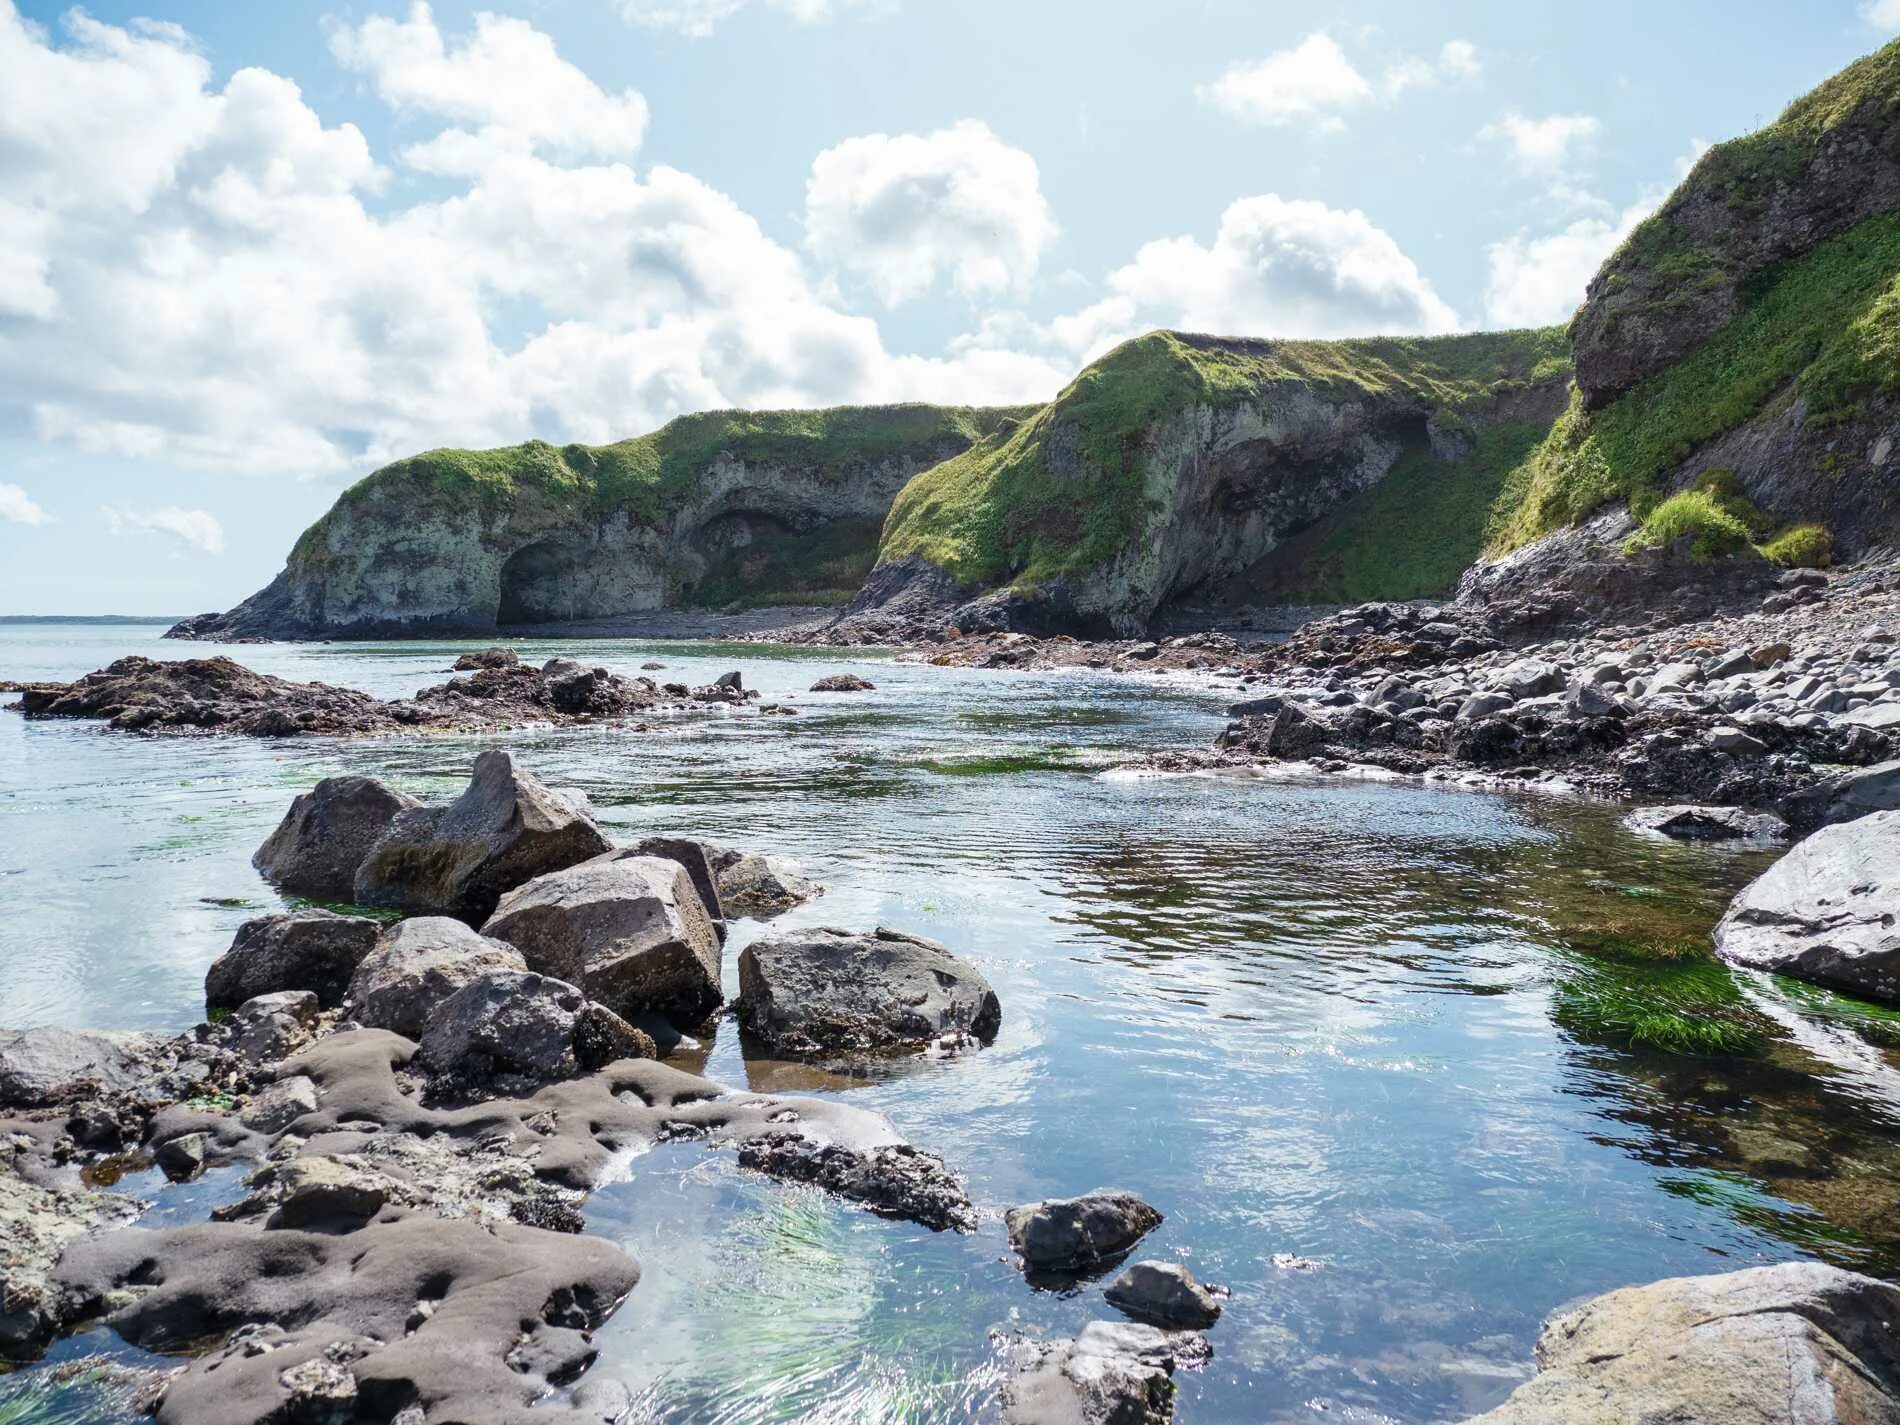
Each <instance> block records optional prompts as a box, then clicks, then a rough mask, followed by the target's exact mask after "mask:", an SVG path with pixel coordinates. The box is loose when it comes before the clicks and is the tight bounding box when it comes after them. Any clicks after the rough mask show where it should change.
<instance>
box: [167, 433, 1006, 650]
mask: <svg viewBox="0 0 1900 1425" xmlns="http://www.w3.org/2000/svg"><path fill="white" fill-rule="evenodd" d="M1009 414H1010V413H1008V412H995V411H978V410H969V409H960V408H939V407H931V406H894V407H886V408H880V409H840V410H832V411H803V412H779V413H765V414H745V413H738V412H716V413H712V414H709V415H700V416H688V417H682V418H681V419H679V420H676V421H674V422H672V423H671V424H669V425H668V426H666V427H665V428H663V429H662V430H660V431H657V432H655V433H654V434H652V435H649V436H642V437H639V438H637V439H634V440H628V441H622V442H620V443H619V444H617V445H610V446H598V447H590V446H579V445H570V446H565V447H559V448H557V447H555V446H552V445H548V444H546V443H545V442H540V441H531V442H529V443H528V444H526V445H521V446H513V447H510V448H507V449H503V450H491V451H456V450H441V451H431V452H429V453H427V454H424V455H418V456H414V457H411V458H410V459H407V460H402V461H398V462H397V463H395V464H394V465H390V466H387V467H385V468H384V469H382V470H379V471H377V472H376V473H375V474H373V475H371V476H369V477H368V478H367V479H365V480H363V481H361V482H360V483H358V484H357V485H355V486H353V487H352V488H350V489H349V490H347V491H345V492H344V494H343V495H342V496H341V497H340V498H339V499H338V500H337V503H336V504H335V506H334V507H332V508H331V510H330V511H329V513H327V514H326V515H324V516H323V518H322V519H320V520H318V521H317V522H316V524H314V525H312V526H311V527H310V528H309V529H308V530H307V531H305V533H304V535H303V537H302V538H301V539H299V540H298V541H297V544H296V547H295V548H294V549H293V550H292V551H291V555H290V558H289V560H288V562H287V563H286V565H285V567H284V570H283V572H282V573H281V574H279V575H278V576H277V578H276V579H274V580H273V581H272V582H271V584H270V585H269V586H268V587H267V588H265V589H263V590H261V591H260V592H259V593H257V594H254V595H253V596H252V597H251V598H249V599H247V600H246V601H245V602H244V603H242V604H240V605H239V606H238V607H237V608H235V609H232V610H231V611H230V612H229V613H225V614H216V615H207V616H205V617H203V618H199V619H193V620H188V621H187V622H186V623H185V624H181V625H179V627H178V628H177V629H175V630H174V631H173V632H174V634H177V635H179V636H185V637H208V638H242V637H253V636H266V637H276V638H312V637H359V638H361V637H370V638H374V637H401V636H420V635H425V634H429V633H471V632H487V631H489V630H492V629H494V628H496V627H497V626H498V625H514V624H537V623H550V622H560V621H567V620H586V619H606V618H612V617H615V616H617V615H624V614H630V613H637V612H642V611H647V610H653V609H660V608H672V607H680V606H695V605H710V606H723V605H725V604H729V603H733V602H743V603H748V604H757V603H773V602H782V603H824V602H839V601H842V600H843V599H846V598H848V597H849V596H850V595H851V593H853V592H854V591H855V590H856V589H857V587H858V585H859V583H860V582H861V581H862V579H863V577H864V575H865V574H866V573H867V572H868V570H869V569H870V567H871V563H872V560H873V558H874V555H875V551H876V547H877V538H878V531H879V529H880V527H881V524H882V522H883V519H884V516H885V514H886V513H887V512H888V510H889V509H890V505H891V501H892V500H893V499H894V498H895V497H896V495H897V492H898V491H899V490H901V489H902V488H903V487H904V485H905V483H906V482H907V481H908V480H909V479H910V478H911V477H912V476H913V475H915V474H917V473H918V472H919V471H920V470H923V469H925V468H927V467H929V466H931V465H934V464H936V463H938V462H940V461H942V460H944V459H947V458H949V457H950V456H953V455H955V454H957V453H958V452H959V451H962V450H964V449H967V448H968V447H969V446H970V444H971V443H972V442H973V441H976V440H978V439H981V438H982V437H983V436H984V435H985V434H986V433H988V432H990V431H993V430H995V429H997V428H998V426H999V425H1000V424H1001V423H1002V422H1003V421H1004V420H1005V419H1007V417H1008V415H1009Z"/></svg>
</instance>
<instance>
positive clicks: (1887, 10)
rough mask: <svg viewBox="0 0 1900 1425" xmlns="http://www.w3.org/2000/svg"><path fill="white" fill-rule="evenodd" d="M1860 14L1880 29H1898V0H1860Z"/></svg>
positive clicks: (1899, 14) (1899, 20) (1899, 26)
mask: <svg viewBox="0 0 1900 1425" xmlns="http://www.w3.org/2000/svg"><path fill="white" fill-rule="evenodd" d="M1860 16H1861V18H1862V19H1863V20H1865V21H1866V22H1867V23H1868V24H1870V25H1872V26H1874V27H1875V28H1877V29H1882V30H1900V0H1862V4H1861V7H1860Z"/></svg>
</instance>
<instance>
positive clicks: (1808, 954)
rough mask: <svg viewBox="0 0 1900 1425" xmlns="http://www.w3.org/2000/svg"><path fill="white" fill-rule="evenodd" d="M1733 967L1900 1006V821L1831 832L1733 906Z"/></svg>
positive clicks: (1726, 939) (1728, 946)
mask: <svg viewBox="0 0 1900 1425" xmlns="http://www.w3.org/2000/svg"><path fill="white" fill-rule="evenodd" d="M1715 948H1716V953H1717V954H1719V955H1720V956H1721V957H1722V958H1723V959H1725V960H1727V961H1729V962H1730V963H1731V964H1736V965H1745V966H1747V967H1749V968H1750V969H1755V970H1772V971H1774V972H1775V973H1777V974H1783V975H1793V976H1794V977H1795V978H1797V979H1803V980H1812V981H1813V982H1814V983H1816V984H1819V985H1826V986H1828V987H1829V988H1831V989H1837V990H1844V991H1846V992H1847V993H1848V994H1855V995H1862V996H1864V997H1866V998H1868V999H1875V1000H1880V1001H1882V1002H1884V1003H1887V1004H1900V812H1893V811H1883V812H1875V813H1873V814H1872V815H1870V816H1863V817H1860V818H1858V819H1857V820H1854V821H1850V822H1844V823H1841V824H1838V825H1835V826H1827V827H1823V828H1822V829H1821V830H1819V831H1817V832H1815V833H1814V834H1813V835H1812V836H1810V837H1808V838H1807V839H1806V840H1804V841H1802V842H1801V843H1799V844H1798V845H1797V846H1796V847H1795V848H1794V849H1793V850H1792V851H1790V852H1789V853H1788V854H1787V855H1786V856H1784V857H1782V858H1781V860H1779V861H1777V862H1776V863H1775V864H1774V865H1773V866H1771V867H1770V868H1769V869H1768V870H1767V871H1766V872H1765V873H1763V874H1762V875H1761V876H1760V877H1759V878H1757V879H1756V880H1755V881H1753V882H1752V883H1750V884H1749V885H1748V886H1747V887H1745V888H1744V889H1743V890H1742V892H1741V894H1739V895H1737V896H1736V897H1735V899H1734V901H1733V902H1732V903H1731V904H1730V906H1729V909H1728V913H1727V914H1726V915H1724V916H1723V917H1722V922H1721V924H1720V925H1718V926H1716V928H1715Z"/></svg>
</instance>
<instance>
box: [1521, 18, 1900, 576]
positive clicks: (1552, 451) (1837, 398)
mask: <svg viewBox="0 0 1900 1425" xmlns="http://www.w3.org/2000/svg"><path fill="white" fill-rule="evenodd" d="M1893 48H1894V47H1891V46H1890V47H1889V49H1890V50H1892V49H1893ZM1888 53H1889V51H1882V54H1883V55H1886V54H1888ZM1850 72H1851V71H1850ZM1699 171H1700V170H1698V172H1699ZM1896 273H1900V213H1889V214H1885V215H1883V216H1881V217H1878V218H1871V219H1869V220H1868V221H1866V222H1864V223H1861V224H1860V225H1859V226H1857V227H1854V228H1851V229H1850V230H1848V231H1847V232H1845V233H1842V234H1841V235H1840V236H1839V237H1836V238H1834V239H1832V240H1830V241H1828V242H1825V243H1822V244H1821V245H1820V246H1819V247H1816V248H1815V249H1814V250H1813V251H1811V252H1808V253H1805V254H1803V255H1802V256H1800V257H1798V258H1795V259H1794V260H1792V261H1790V262H1786V263H1783V264H1782V265H1780V266H1779V267H1776V268H1773V269H1771V270H1770V271H1768V272H1766V273H1763V274H1762V275H1761V276H1760V277H1759V278H1758V279H1756V280H1755V281H1754V282H1752V283H1750V284H1749V285H1748V286H1747V287H1746V288H1745V289H1744V290H1743V292H1742V294H1741V311H1740V312H1739V313H1738V314H1737V315H1736V317H1735V318H1734V319H1733V320H1732V321H1730V322H1729V323H1728V325H1727V326H1725V327H1723V328H1722V329H1721V330H1720V331H1718V332H1716V333H1715V335H1713V336H1712V337H1710V338H1709V339H1708V340H1707V341H1705V342H1704V343H1703V344H1702V345H1701V347H1699V348H1698V349H1697V350H1696V351H1695V352H1693V353H1692V354H1691V355H1690V356H1688V357H1687V358H1685V359H1684V360H1683V361H1681V362H1678V363H1677V364H1676V365H1675V366H1673V367H1671V368H1669V369H1668V370H1667V371H1665V372H1663V373H1662V374H1660V375H1658V376H1656V377H1653V378H1652V379H1650V380H1648V381H1646V382H1644V383H1643V384H1641V385H1640V386H1637V387H1636V388H1635V389H1634V390H1632V391H1630V392H1628V393H1627V394H1625V395H1624V396H1622V397H1621V398H1619V399H1618V400H1616V401H1614V402H1612V403H1611V404H1610V405H1608V406H1606V407H1605V408H1603V409H1602V410H1600V411H1595V412H1587V411H1585V410H1584V408H1583V405H1582V402H1581V399H1579V398H1574V397H1573V400H1572V402H1571V405H1570V408H1569V409H1568V410H1567V411H1565V412H1564V414H1563V415H1561V416H1560V417H1558V419H1557V423H1556V424H1555V425H1554V426H1552V427H1551V432H1550V435H1549V437H1548V438H1547V439H1546V440H1545V441H1544V443H1543V444H1542V445H1541V446H1539V447H1538V449H1537V450H1536V451H1535V452H1534V453H1533V454H1532V455H1531V457H1530V459H1529V460H1527V461H1525V462H1524V464H1522V465H1521V466H1519V467H1518V468H1517V469H1516V470H1515V471H1513V472H1512V474H1511V477H1510V479H1508V480H1507V481H1506V482H1505V486H1504V491H1503V493H1502V494H1501V495H1500V496H1499V499H1498V505H1497V510H1496V513H1495V516H1494V523H1493V539H1492V548H1493V549H1494V551H1497V552H1503V551H1506V550H1509V549H1513V548H1516V547H1517V546H1519V545H1521V544H1526V543H1528V542H1529V541H1531V540H1533V539H1536V538H1537V537H1538V536H1540V535H1543V534H1547V533H1549V532H1550V531H1551V530H1553V529H1557V528H1560V527H1562V526H1564V525H1567V524H1573V523H1575V522H1576V521H1578V520H1580V519H1582V518H1584V517H1585V516H1586V515H1588V514H1590V512H1591V511H1593V510H1595V509H1596V508H1597V507H1598V506H1600V505H1603V504H1605V503H1607V502H1609V501H1611V500H1615V499H1622V500H1626V501H1628V502H1629V505H1630V508H1631V509H1632V510H1633V511H1634V512H1635V513H1636V515H1637V516H1638V517H1639V518H1643V517H1646V516H1648V515H1649V513H1650V512H1651V510H1652V509H1653V508H1654V507H1655V505H1656V504H1657V503H1658V502H1659V501H1661V500H1662V499H1663V497H1664V491H1665V485H1666V483H1667V479H1668V477H1669V475H1670V474H1671V472H1673V471H1674V470H1676V469H1677V468H1679V467H1680V466H1681V465H1682V463H1683V462H1684V461H1686V460H1687V459H1689V458H1690V457H1691V456H1692V455H1693V454H1694V453H1695V452H1696V450H1697V449H1699V448H1700V447H1701V446H1703V445H1704V444H1706V443H1707V442H1709V441H1711V440H1713V439H1715V438H1716V437H1717V436H1720V435H1723V434H1726V433H1727V432H1729V431H1731V430H1734V429H1736V428H1737V427H1738V426H1741V425H1743V424H1744V423H1746V422H1747V421H1749V420H1751V419H1752V418H1753V417H1755V416H1757V415H1759V414H1760V413H1762V412H1763V411H1764V410H1766V409H1768V408H1769V407H1770V406H1771V404H1772V403H1774V402H1775V401H1777V400H1784V399H1786V398H1787V396H1788V394H1789V392H1790V391H1791V390H1798V391H1799V392H1800V394H1801V395H1802V396H1803V397H1805V398H1806V400H1807V403H1808V405H1807V419H1808V421H1809V422H1810V423H1811V424H1814V423H1819V424H1823V425H1825V424H1827V423H1830V422H1832V421H1837V420H1842V419H1846V418H1849V417H1851V416H1852V415H1853V414H1854V413H1855V412H1856V411H1857V410H1858V403H1859V402H1860V401H1862V400H1864V399H1865V398H1866V396H1867V395H1868V394H1870V393H1872V392H1875V391H1889V390H1893V389H1896V388H1900V295H1897V294H1896V291H1895V277H1896Z"/></svg>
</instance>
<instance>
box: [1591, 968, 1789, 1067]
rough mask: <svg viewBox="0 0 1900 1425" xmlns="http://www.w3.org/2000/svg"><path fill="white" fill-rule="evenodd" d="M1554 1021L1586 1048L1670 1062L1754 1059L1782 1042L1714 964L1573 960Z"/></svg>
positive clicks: (1775, 1029) (1772, 1025) (1776, 1030)
mask: <svg viewBox="0 0 1900 1425" xmlns="http://www.w3.org/2000/svg"><path fill="white" fill-rule="evenodd" d="M1553 1014H1554V1017H1555V1019H1556V1022H1557V1024H1558V1026H1559V1027H1560V1028H1562V1029H1563V1030H1564V1031H1565V1032H1567V1033H1569V1034H1571V1035H1573V1036H1575V1037H1576V1038H1579V1039H1582V1040H1585V1041H1586V1042H1589V1043H1593V1044H1613V1045H1624V1046H1627V1047H1630V1048H1635V1049H1654V1050H1660V1051H1661V1052H1663V1053H1668V1054H1697V1055H1726V1056H1735V1057H1753V1056H1757V1055H1760V1054H1763V1053H1765V1052H1766V1051H1767V1049H1768V1046H1769V1044H1770V1043H1771V1042H1772V1041H1773V1040H1775V1039H1776V1038H1778V1037H1780V1034H1781V1031H1780V1030H1779V1028H1778V1027H1777V1026H1776V1025H1775V1023H1774V1021H1772V1020H1770V1019H1769V1018H1768V1017H1767V1016H1765V1015H1763V1014H1762V1013H1760V1012H1759V1011H1758V1010H1755V1009H1753V1008H1751V1007H1750V1006H1749V1004H1748V1002H1747V1001H1746V1000H1744V999H1743V998H1742V995H1741V992H1740V991H1739V990H1738V989H1737V988H1736V986H1735V981H1734V979H1733V977H1732V976H1731V975H1730V973H1729V971H1728V970H1727V968H1725V967H1724V966H1722V965H1718V964H1715V963H1713V962H1712V961H1696V960H1684V961H1677V962H1673V963H1672V962H1669V961H1644V960H1640V959H1636V958H1633V957H1632V958H1628V959H1621V960H1612V959H1592V958H1586V957H1581V956H1579V957H1577V958H1576V959H1575V960H1574V961H1573V963H1572V964H1571V966H1570V967H1569V968H1568V969H1567V970H1565V971H1564V972H1562V973H1561V974H1560V975H1559V978H1558V981H1557V997H1556V1001H1555V1004H1554V1006H1553Z"/></svg>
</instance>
